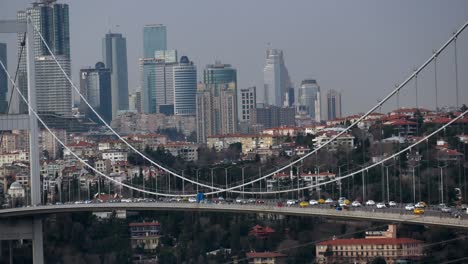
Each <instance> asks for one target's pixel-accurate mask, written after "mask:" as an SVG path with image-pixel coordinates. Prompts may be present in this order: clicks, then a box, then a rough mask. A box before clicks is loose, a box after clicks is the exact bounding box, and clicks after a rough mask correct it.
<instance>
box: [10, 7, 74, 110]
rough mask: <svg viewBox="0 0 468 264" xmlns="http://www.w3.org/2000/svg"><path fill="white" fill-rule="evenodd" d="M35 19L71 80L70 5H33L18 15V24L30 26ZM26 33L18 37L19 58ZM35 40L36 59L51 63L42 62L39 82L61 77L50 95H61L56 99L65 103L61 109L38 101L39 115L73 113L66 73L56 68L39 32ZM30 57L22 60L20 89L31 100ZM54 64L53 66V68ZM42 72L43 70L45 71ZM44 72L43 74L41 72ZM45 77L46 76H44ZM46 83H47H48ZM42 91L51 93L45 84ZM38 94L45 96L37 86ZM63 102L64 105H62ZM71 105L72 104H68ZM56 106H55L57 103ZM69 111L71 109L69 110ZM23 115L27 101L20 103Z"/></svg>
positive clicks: (34, 37) (20, 64)
mask: <svg viewBox="0 0 468 264" xmlns="http://www.w3.org/2000/svg"><path fill="white" fill-rule="evenodd" d="M28 16H31V18H32V21H33V25H34V26H35V27H36V28H37V29H39V31H40V33H41V35H42V36H43V37H44V39H45V42H46V43H47V44H48V45H49V47H50V49H51V51H52V52H53V53H54V55H55V56H56V57H57V59H58V60H59V62H60V64H61V65H62V66H63V68H64V70H65V72H66V73H67V75H68V76H70V74H71V72H70V65H71V61H70V28H69V9H68V5H67V4H57V3H56V0H39V1H35V2H34V3H33V6H32V7H29V8H27V9H26V10H21V11H18V13H17V21H18V22H26V21H27V17H28ZM24 34H25V33H18V36H17V43H18V54H20V51H21V49H22V47H23V46H22V45H21V43H22V42H23V40H24ZM33 39H34V47H33V50H34V58H37V57H39V58H43V57H44V56H45V57H48V60H47V61H44V60H43V61H42V62H41V65H37V64H36V82H38V81H41V80H44V79H46V78H48V77H54V76H55V77H57V78H59V81H58V82H57V83H53V85H52V88H53V90H52V91H50V93H46V94H50V95H52V94H53V93H55V92H60V94H56V95H55V96H57V97H60V98H61V101H59V103H61V105H60V106H58V107H53V106H52V107H49V106H47V105H46V101H44V100H47V98H42V99H41V100H42V103H40V100H39V98H38V100H37V107H38V110H39V111H43V110H45V111H47V110H50V109H52V110H59V114H61V113H62V112H64V113H65V114H69V113H71V88H70V87H71V86H70V84H67V85H66V84H65V83H64V82H63V79H64V78H65V77H61V76H60V75H62V76H63V73H62V72H61V70H60V69H59V68H58V66H57V65H56V64H55V62H54V61H53V60H52V59H51V57H49V56H50V55H51V54H50V53H49V51H48V49H47V48H46V46H45V44H44V43H43V42H42V40H41V37H40V36H39V33H37V32H36V31H35V32H34V33H33ZM26 57H27V56H26V53H25V51H24V50H23V56H21V59H20V63H19V71H18V87H19V89H20V90H21V93H22V94H23V95H24V96H25V97H26V98H27V97H28V84H27V69H26ZM52 64H53V65H52ZM43 67H47V68H48V69H43ZM41 68H42V69H41ZM38 70H40V71H41V72H38ZM42 74H46V75H45V76H43V75H42ZM44 81H45V80H44ZM42 85H43V87H42V89H43V90H45V91H46V92H47V87H46V86H45V83H43V84H42ZM36 89H37V92H36V94H37V95H38V96H39V95H40V94H41V92H39V87H38V86H37V85H36ZM62 100H63V101H62ZM68 102H70V103H69V104H68ZM41 104H42V106H43V107H46V108H45V109H43V110H42V109H41V108H40V107H39V105H41ZM54 104H55V103H54ZM68 108H69V109H68ZM19 111H20V113H27V112H28V106H27V105H26V103H25V102H23V100H20V102H19Z"/></svg>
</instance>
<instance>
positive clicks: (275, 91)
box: [263, 49, 292, 107]
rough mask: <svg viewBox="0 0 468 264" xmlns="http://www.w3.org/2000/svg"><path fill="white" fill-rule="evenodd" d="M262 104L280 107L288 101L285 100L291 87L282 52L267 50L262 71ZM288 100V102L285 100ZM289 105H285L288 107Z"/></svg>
mask: <svg viewBox="0 0 468 264" xmlns="http://www.w3.org/2000/svg"><path fill="white" fill-rule="evenodd" d="M263 83H264V89H265V90H264V103H265V104H269V105H274V106H278V107H282V106H284V105H285V102H288V101H289V100H290V99H289V98H286V97H287V94H288V93H289V89H290V88H291V87H292V84H291V79H290V77H289V73H288V70H287V68H286V65H285V63H284V58H283V51H282V50H280V49H268V50H267V51H266V64H265V68H264V69H263ZM286 99H288V100H286ZM288 104H289V103H286V105H288Z"/></svg>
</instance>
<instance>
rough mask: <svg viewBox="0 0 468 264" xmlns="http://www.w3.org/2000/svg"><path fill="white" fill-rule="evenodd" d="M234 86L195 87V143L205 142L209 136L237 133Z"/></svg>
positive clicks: (200, 85) (212, 85)
mask: <svg viewBox="0 0 468 264" xmlns="http://www.w3.org/2000/svg"><path fill="white" fill-rule="evenodd" d="M236 98H237V96H236V84H235V83H234V82H230V83H219V84H202V83H199V84H198V87H197V96H196V101H197V107H196V122H197V141H198V142H200V143H204V142H206V138H207V137H208V136H211V135H223V134H234V133H236V132H237V100H236Z"/></svg>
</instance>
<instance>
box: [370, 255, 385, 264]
mask: <svg viewBox="0 0 468 264" xmlns="http://www.w3.org/2000/svg"><path fill="white" fill-rule="evenodd" d="M371 264H387V262H386V261H385V259H384V258H383V257H376V258H374V259H373V260H372V262H371Z"/></svg>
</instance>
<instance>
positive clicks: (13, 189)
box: [8, 181, 25, 198]
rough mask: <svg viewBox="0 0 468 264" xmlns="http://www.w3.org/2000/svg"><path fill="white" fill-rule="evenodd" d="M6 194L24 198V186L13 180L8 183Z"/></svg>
mask: <svg viewBox="0 0 468 264" xmlns="http://www.w3.org/2000/svg"><path fill="white" fill-rule="evenodd" d="M8 195H10V197H11V198H24V197H25V191H24V187H23V186H22V185H21V184H20V183H19V182H16V181H15V182H13V183H12V184H11V185H10V188H9V189H8Z"/></svg>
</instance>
